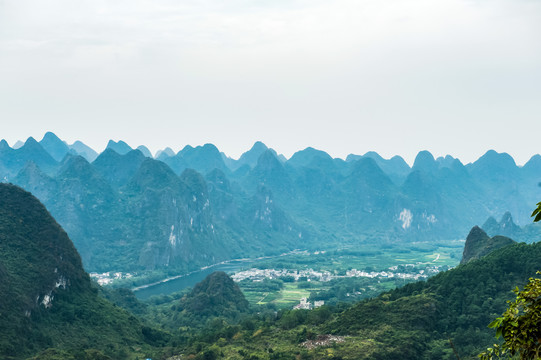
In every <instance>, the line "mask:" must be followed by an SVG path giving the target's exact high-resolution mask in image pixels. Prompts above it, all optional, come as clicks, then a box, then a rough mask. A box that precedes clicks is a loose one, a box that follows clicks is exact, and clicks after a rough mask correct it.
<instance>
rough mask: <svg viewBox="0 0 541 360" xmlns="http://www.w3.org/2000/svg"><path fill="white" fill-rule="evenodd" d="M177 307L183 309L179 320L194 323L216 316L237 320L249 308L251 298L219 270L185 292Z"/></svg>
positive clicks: (184, 322) (186, 323)
mask: <svg viewBox="0 0 541 360" xmlns="http://www.w3.org/2000/svg"><path fill="white" fill-rule="evenodd" d="M177 309H178V311H180V312H181V314H180V315H181V316H180V317H179V322H180V323H182V324H183V325H185V326H186V325H188V326H194V325H197V324H203V323H205V322H206V321H207V320H208V319H210V318H213V317H223V318H226V319H230V320H236V319H238V318H239V316H240V315H241V314H243V313H246V312H247V311H248V301H247V300H246V299H245V298H244V295H243V294H242V291H241V290H240V288H239V287H238V285H237V284H235V282H234V281H233V280H231V278H230V277H229V276H228V275H227V274H226V273H224V272H222V271H217V272H213V273H212V274H210V275H209V276H207V277H206V278H205V279H204V280H203V281H201V282H200V283H198V284H196V285H195V286H194V288H193V289H192V291H191V292H190V293H188V294H186V295H185V296H183V297H182V299H180V302H179V304H178V307H177ZM177 326H178V325H177Z"/></svg>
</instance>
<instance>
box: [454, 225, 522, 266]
mask: <svg viewBox="0 0 541 360" xmlns="http://www.w3.org/2000/svg"><path fill="white" fill-rule="evenodd" d="M514 243H515V241H513V240H512V239H510V238H508V237H505V236H499V235H497V236H494V237H492V238H491V237H490V236H488V235H487V233H486V232H485V231H484V230H483V229H481V228H480V227H478V226H474V227H473V228H472V229H471V231H470V233H469V234H468V237H467V238H466V244H465V245H464V252H463V254H462V260H460V263H461V264H465V263H467V262H469V261H472V260H475V259H479V258H481V257H483V256H485V255H488V254H490V253H491V252H492V251H494V250H497V249H499V248H502V247H504V246H508V245H511V244H514Z"/></svg>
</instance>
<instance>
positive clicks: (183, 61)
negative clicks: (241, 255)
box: [0, 0, 541, 163]
mask: <svg viewBox="0 0 541 360" xmlns="http://www.w3.org/2000/svg"><path fill="white" fill-rule="evenodd" d="M46 131H53V132H55V133H56V134H57V135H58V136H59V137H61V138H62V139H64V140H67V141H68V142H70V143H72V142H74V141H75V140H78V139H79V140H82V141H83V142H85V143H87V144H88V145H90V146H92V147H94V148H95V149H96V150H102V149H103V148H104V147H105V145H106V142H107V140H108V139H114V140H120V139H122V140H125V141H126V142H128V144H130V145H131V146H132V147H136V146H138V145H140V144H145V145H147V146H148V147H149V148H150V149H151V150H152V151H156V150H158V149H161V148H164V147H166V146H170V147H172V148H173V149H174V150H179V149H181V148H182V147H184V146H185V145H186V144H191V145H194V146H195V145H200V144H204V143H207V142H212V143H214V144H215V145H217V146H218V148H220V150H222V151H224V152H226V153H227V154H228V155H230V156H233V157H238V156H239V155H240V154H241V153H242V152H243V151H246V150H247V149H248V148H249V147H250V146H251V145H252V143H253V142H254V141H256V140H262V141H263V142H265V143H266V144H267V145H269V146H271V147H273V148H275V149H276V150H277V151H279V152H281V153H284V154H285V155H286V156H288V157H289V156H290V155H291V154H292V153H293V152H294V151H297V150H299V149H303V148H305V147H307V146H313V147H316V148H319V149H322V150H325V151H327V152H329V153H330V154H331V155H333V156H335V157H345V156H346V155H347V154H349V153H356V154H363V153H365V152H367V151H370V150H374V151H377V152H379V153H380V154H381V155H383V156H385V157H389V156H391V155H394V154H400V155H402V156H403V157H404V158H405V159H406V160H407V161H408V162H410V163H411V161H412V160H413V158H414V156H415V154H416V153H417V152H418V151H419V150H423V149H427V150H429V151H431V152H432V153H433V154H434V155H435V156H441V155H445V154H451V155H453V156H456V157H459V158H460V159H461V160H463V162H470V161H473V160H475V159H477V158H478V157H479V156H481V155H482V154H483V153H484V152H485V151H486V150H488V149H495V150H497V151H505V152H508V153H510V154H511V155H513V156H514V157H515V158H516V159H517V162H518V163H524V162H525V161H527V160H528V159H529V157H530V156H531V155H533V154H536V153H540V152H541V140H540V139H541V1H538V0H440V1H434V0H334V1H325V0H290V1H285V0H266V1H263V0H227V1H224V0H221V1H218V0H176V1H173V0H148V1H147V0H47V1H44V0H0V138H5V139H6V140H8V142H9V143H10V144H13V143H14V142H15V141H16V140H19V139H21V140H24V139H26V138H27V137H28V136H33V137H35V138H36V139H37V140H40V139H41V137H42V136H43V134H44V133H45V132H46Z"/></svg>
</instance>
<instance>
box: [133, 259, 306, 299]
mask: <svg viewBox="0 0 541 360" xmlns="http://www.w3.org/2000/svg"><path fill="white" fill-rule="evenodd" d="M301 252H302V251H300V250H293V251H291V252H288V253H285V254H281V255H278V256H262V257H259V258H255V259H239V260H231V261H226V262H223V263H221V264H216V265H213V266H209V267H205V268H203V269H201V270H198V271H194V272H191V273H189V274H187V275H180V276H176V277H172V278H168V279H165V280H162V281H159V282H156V283H153V284H149V285H143V286H138V287H136V288H134V289H132V290H133V292H134V294H135V296H137V298H138V299H140V300H145V299H148V298H149V297H151V296H153V295H162V294H171V293H174V292H177V291H180V290H183V289H185V288H187V287H193V286H194V285H195V284H197V283H198V282H200V281H201V280H203V279H204V278H205V277H206V276H207V275H209V274H211V273H213V272H214V271H224V272H226V273H228V274H231V273H234V272H237V271H240V270H243V269H247V268H249V267H251V265H252V264H254V263H256V262H258V261H261V260H265V259H272V258H277V257H281V256H287V255H291V254H298V253H301Z"/></svg>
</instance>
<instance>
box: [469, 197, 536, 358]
mask: <svg viewBox="0 0 541 360" xmlns="http://www.w3.org/2000/svg"><path fill="white" fill-rule="evenodd" d="M532 217H534V220H533V221H534V222H538V221H540V220H541V202H539V203H537V208H536V209H535V210H534V211H533V213H532ZM537 274H541V272H540V271H538V272H537ZM513 292H514V293H515V294H517V297H516V299H515V301H509V302H508V303H509V307H508V308H507V310H505V312H504V313H503V315H502V316H501V317H499V318H497V319H496V320H494V321H493V322H492V323H490V325H488V326H489V327H491V328H495V329H496V338H500V337H503V343H502V344H501V345H498V344H494V346H493V347H492V348H488V349H487V351H485V352H483V353H481V354H479V358H481V359H482V360H492V359H502V358H503V359H505V358H516V357H517V356H518V357H519V358H520V359H522V360H529V359H540V358H541V279H538V278H530V279H529V280H528V284H526V286H524V290H522V291H520V290H519V288H518V286H517V287H516V288H515V289H514V290H513Z"/></svg>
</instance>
